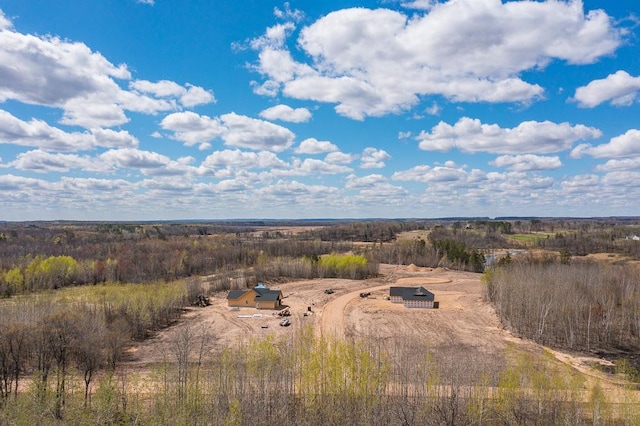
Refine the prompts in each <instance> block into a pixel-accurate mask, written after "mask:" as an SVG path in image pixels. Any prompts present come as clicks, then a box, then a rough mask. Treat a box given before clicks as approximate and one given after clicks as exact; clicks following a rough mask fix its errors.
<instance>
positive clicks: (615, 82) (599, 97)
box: [574, 71, 640, 108]
mask: <svg viewBox="0 0 640 426" xmlns="http://www.w3.org/2000/svg"><path fill="white" fill-rule="evenodd" d="M639 90H640V77H632V76H631V75H629V73H627V72H626V71H618V72H616V73H615V74H610V75H608V76H607V78H604V79H602V80H593V81H592V82H590V83H589V84H587V85H586V86H582V87H578V88H577V89H576V94H575V96H574V100H576V101H577V102H578V105H579V106H581V107H584V108H593V107H596V106H598V105H600V104H601V103H604V102H611V104H612V105H617V106H629V105H631V104H632V103H633V102H634V101H635V100H636V98H637V97H638V91H639Z"/></svg>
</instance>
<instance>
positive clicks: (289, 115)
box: [260, 104, 311, 123]
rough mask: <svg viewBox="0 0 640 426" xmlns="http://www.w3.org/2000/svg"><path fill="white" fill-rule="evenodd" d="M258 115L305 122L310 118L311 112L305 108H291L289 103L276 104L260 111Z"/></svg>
mask: <svg viewBox="0 0 640 426" xmlns="http://www.w3.org/2000/svg"><path fill="white" fill-rule="evenodd" d="M260 117H262V118H265V119H267V120H272V121H273V120H281V121H288V122H291V123H306V122H307V121H309V120H310V119H311V112H309V110H308V109H306V108H295V109H294V108H291V107H290V106H289V105H282V104H280V105H276V106H273V107H271V108H267V109H265V110H264V111H262V112H260Z"/></svg>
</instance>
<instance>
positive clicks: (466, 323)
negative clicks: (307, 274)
mask: <svg viewBox="0 0 640 426" xmlns="http://www.w3.org/2000/svg"><path fill="white" fill-rule="evenodd" d="M380 269H381V270H380V272H381V276H380V277H378V278H375V279H369V280H364V281H356V280H345V279H315V280H304V281H295V282H290V283H285V284H281V285H277V286H273V288H278V289H281V290H282V291H283V293H284V296H285V298H284V300H283V302H284V304H285V305H286V306H289V307H290V310H291V317H290V320H291V326H289V327H281V326H279V321H280V319H281V317H279V316H278V315H277V314H276V311H272V310H259V309H255V308H241V309H239V310H234V309H231V308H229V307H228V306H227V301H226V299H225V296H226V293H220V294H217V295H216V296H215V297H213V298H212V299H211V302H212V304H211V305H210V306H207V307H203V308H198V307H194V308H188V310H187V312H186V314H185V315H184V316H183V318H182V319H181V320H180V321H179V322H178V323H177V324H175V325H173V326H171V327H169V328H166V329H164V330H161V331H160V332H158V333H157V334H156V335H155V336H154V337H152V338H150V339H147V340H144V341H142V342H138V343H136V344H135V345H134V346H133V347H131V348H130V349H129V350H128V356H127V360H126V361H125V362H124V363H123V364H122V368H123V369H124V370H138V371H144V370H146V369H147V368H148V367H150V366H152V365H154V364H158V363H162V362H166V361H167V359H168V358H170V357H171V355H170V354H171V353H172V347H173V345H175V342H177V341H178V340H179V339H180V336H182V335H184V334H185V330H187V329H188V330H189V332H190V333H192V334H193V335H194V336H204V337H205V339H206V350H207V352H209V355H215V353H217V352H219V351H221V350H222V349H224V348H226V347H229V346H233V345H235V344H242V343H246V341H247V340H248V339H249V338H260V337H266V336H273V337H275V338H292V337H290V336H294V335H295V333H296V332H297V331H299V330H300V329H302V328H304V327H308V326H311V327H313V329H314V332H315V334H316V335H317V336H322V335H324V336H329V335H331V336H334V337H338V338H340V339H352V338H368V339H379V340H382V341H389V342H393V341H395V340H398V341H400V340H404V339H410V340H413V341H416V342H421V343H424V344H426V346H427V347H428V348H430V349H432V350H434V351H438V350H444V351H447V350H450V349H451V348H455V349H456V350H463V351H464V352H465V356H469V357H471V358H476V359H483V360H492V362H493V363H494V364H495V365H494V367H495V366H497V365H503V364H504V362H505V360H504V357H505V350H506V348H507V346H508V345H510V344H511V345H513V344H515V346H516V348H517V349H518V350H521V351H524V352H526V353H530V354H534V355H535V356H541V355H542V353H543V351H544V349H543V347H542V346H540V345H537V344H535V343H533V342H531V341H529V340H525V339H520V338H518V337H516V336H514V335H513V334H511V333H510V332H509V331H507V330H504V329H503V328H502V327H501V326H500V322H499V319H498V317H497V315H496V313H495V310H494V309H493V307H492V306H491V305H490V304H489V303H488V302H487V301H486V299H485V297H484V284H482V283H481V281H480V278H481V275H480V274H474V273H469V272H460V271H453V270H447V269H444V268H418V267H415V266H413V265H411V266H397V265H381V268H380ZM392 285H398V286H420V285H421V286H424V287H425V288H427V289H428V290H429V291H431V292H432V293H434V294H435V299H436V301H439V302H440V308H439V309H407V308H404V307H403V306H402V305H399V304H393V303H391V302H390V301H389V300H386V296H387V295H388V294H389V290H388V289H389V287H390V286H392ZM329 288H330V289H333V290H334V291H335V293H333V294H325V292H324V290H326V289H329ZM363 290H367V291H370V292H371V296H369V297H368V298H361V297H360V296H359V294H360V292H361V291H363ZM309 308H310V309H311V315H304V314H305V312H307V311H308V309H309ZM553 354H554V355H555V357H556V359H557V360H558V361H559V362H562V363H563V364H565V365H569V366H571V367H572V368H573V369H575V371H579V372H580V373H583V374H586V375H588V376H589V377H597V378H598V379H599V380H608V378H607V375H606V374H605V373H603V372H602V371H601V370H600V369H598V368H597V367H598V366H599V365H607V366H611V363H610V362H608V361H606V360H601V359H598V358H596V357H590V356H585V355H584V354H582V355H572V354H569V353H564V352H561V351H553ZM607 387H608V386H607Z"/></svg>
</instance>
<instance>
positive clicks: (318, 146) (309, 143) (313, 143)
mask: <svg viewBox="0 0 640 426" xmlns="http://www.w3.org/2000/svg"><path fill="white" fill-rule="evenodd" d="M295 151H296V152H297V153H298V154H322V153H325V152H335V151H338V147H337V146H336V145H334V144H332V143H331V142H329V141H319V140H317V139H315V138H309V139H305V140H303V141H302V142H301V143H300V146H299V147H298V148H296V150H295Z"/></svg>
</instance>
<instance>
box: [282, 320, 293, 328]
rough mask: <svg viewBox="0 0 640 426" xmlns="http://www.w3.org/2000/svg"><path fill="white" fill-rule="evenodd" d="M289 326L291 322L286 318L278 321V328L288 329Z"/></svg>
mask: <svg viewBox="0 0 640 426" xmlns="http://www.w3.org/2000/svg"><path fill="white" fill-rule="evenodd" d="M290 325H291V321H289V320H288V319H287V318H285V319H283V320H282V321H280V326H282V327H289V326H290Z"/></svg>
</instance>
